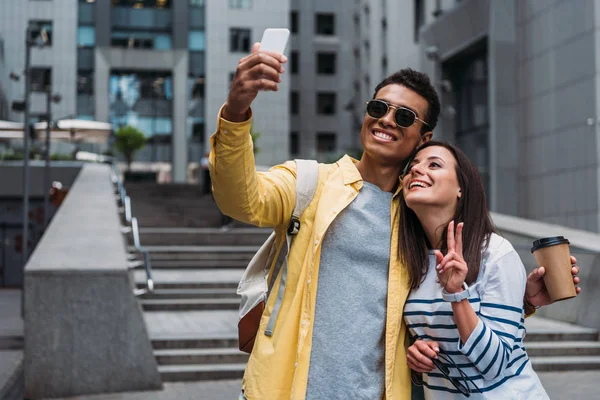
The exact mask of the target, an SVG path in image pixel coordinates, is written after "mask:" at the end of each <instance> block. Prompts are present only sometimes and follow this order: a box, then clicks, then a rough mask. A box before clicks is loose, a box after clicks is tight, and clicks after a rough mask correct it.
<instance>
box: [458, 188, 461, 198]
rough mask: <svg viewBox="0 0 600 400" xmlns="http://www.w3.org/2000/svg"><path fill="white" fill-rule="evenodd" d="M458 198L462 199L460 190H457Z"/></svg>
mask: <svg viewBox="0 0 600 400" xmlns="http://www.w3.org/2000/svg"><path fill="white" fill-rule="evenodd" d="M458 198H459V199H461V198H462V190H461V189H460V188H458Z"/></svg>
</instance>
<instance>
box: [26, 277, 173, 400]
mask: <svg viewBox="0 0 600 400" xmlns="http://www.w3.org/2000/svg"><path fill="white" fill-rule="evenodd" d="M25 285H26V288H27V289H26V296H25V313H26V321H27V323H26V326H27V329H26V333H25V347H26V349H27V351H26V353H25V363H24V364H25V387H26V396H27V397H31V398H42V397H61V396H73V395H79V394H92V393H109V392H120V391H131V390H153V389H154V390H158V389H160V388H161V387H162V386H161V380H160V377H159V376H158V370H157V365H156V361H155V360H154V358H153V357H152V346H151V344H150V341H149V339H148V333H147V331H146V326H145V323H144V320H143V317H142V312H141V309H140V306H139V305H138V303H137V299H136V298H135V297H134V296H133V295H132V282H131V281H130V280H129V278H128V275H127V273H126V271H122V272H112V273H111V272H101V271H96V272H93V271H90V272H88V273H86V274H73V273H68V272H67V273H56V272H54V273H52V274H46V273H37V274H26V276H25Z"/></svg>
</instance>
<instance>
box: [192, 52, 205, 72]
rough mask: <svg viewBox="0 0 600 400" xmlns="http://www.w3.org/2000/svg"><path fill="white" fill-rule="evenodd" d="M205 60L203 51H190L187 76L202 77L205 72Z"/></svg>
mask: <svg viewBox="0 0 600 400" xmlns="http://www.w3.org/2000/svg"><path fill="white" fill-rule="evenodd" d="M205 59H206V57H205V53H204V52H203V51H190V65H189V74H190V75H192V76H204V74H205V72H206V65H205V64H206V62H205Z"/></svg>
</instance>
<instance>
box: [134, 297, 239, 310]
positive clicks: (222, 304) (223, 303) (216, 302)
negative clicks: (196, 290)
mask: <svg viewBox="0 0 600 400" xmlns="http://www.w3.org/2000/svg"><path fill="white" fill-rule="evenodd" d="M140 303H141V305H142V309H143V310H144V311H198V310H237V309H238V308H239V306H240V300H239V299H238V298H230V299H227V298H223V299H157V300H155V299H150V300H140Z"/></svg>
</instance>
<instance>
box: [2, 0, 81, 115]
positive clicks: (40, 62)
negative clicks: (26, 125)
mask: <svg viewBox="0 0 600 400" xmlns="http://www.w3.org/2000/svg"><path fill="white" fill-rule="evenodd" d="M75 5H76V4H74V1H73V0H53V1H2V5H1V6H0V7H1V9H2V12H0V35H2V36H3V37H4V41H5V43H4V53H5V57H6V60H5V63H6V64H5V67H6V71H7V72H10V71H17V72H20V71H23V68H24V67H25V29H26V27H27V23H28V21H29V20H50V21H52V30H53V32H52V35H53V43H52V46H51V47H49V48H43V49H37V48H34V49H33V50H32V57H31V65H32V66H44V67H51V68H52V85H53V91H54V92H55V93H60V95H61V96H62V101H61V102H60V103H59V104H56V105H53V107H52V110H53V114H54V115H55V116H57V117H65V116H68V115H73V114H75V111H76V92H77V87H76V83H77V82H76V79H75V77H76V76H77V7H76V6H75ZM6 83H7V86H6V88H5V90H6V93H7V96H8V99H9V102H10V101H13V100H23V93H24V91H25V89H24V88H25V86H24V79H23V78H21V80H20V81H19V82H14V81H7V82H6ZM45 104H46V97H45V95H43V94H37V93H36V94H33V95H32V97H31V112H32V113H42V112H45V110H46V105H45ZM9 119H11V120H14V121H23V113H15V112H12V111H10V113H9Z"/></svg>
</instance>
